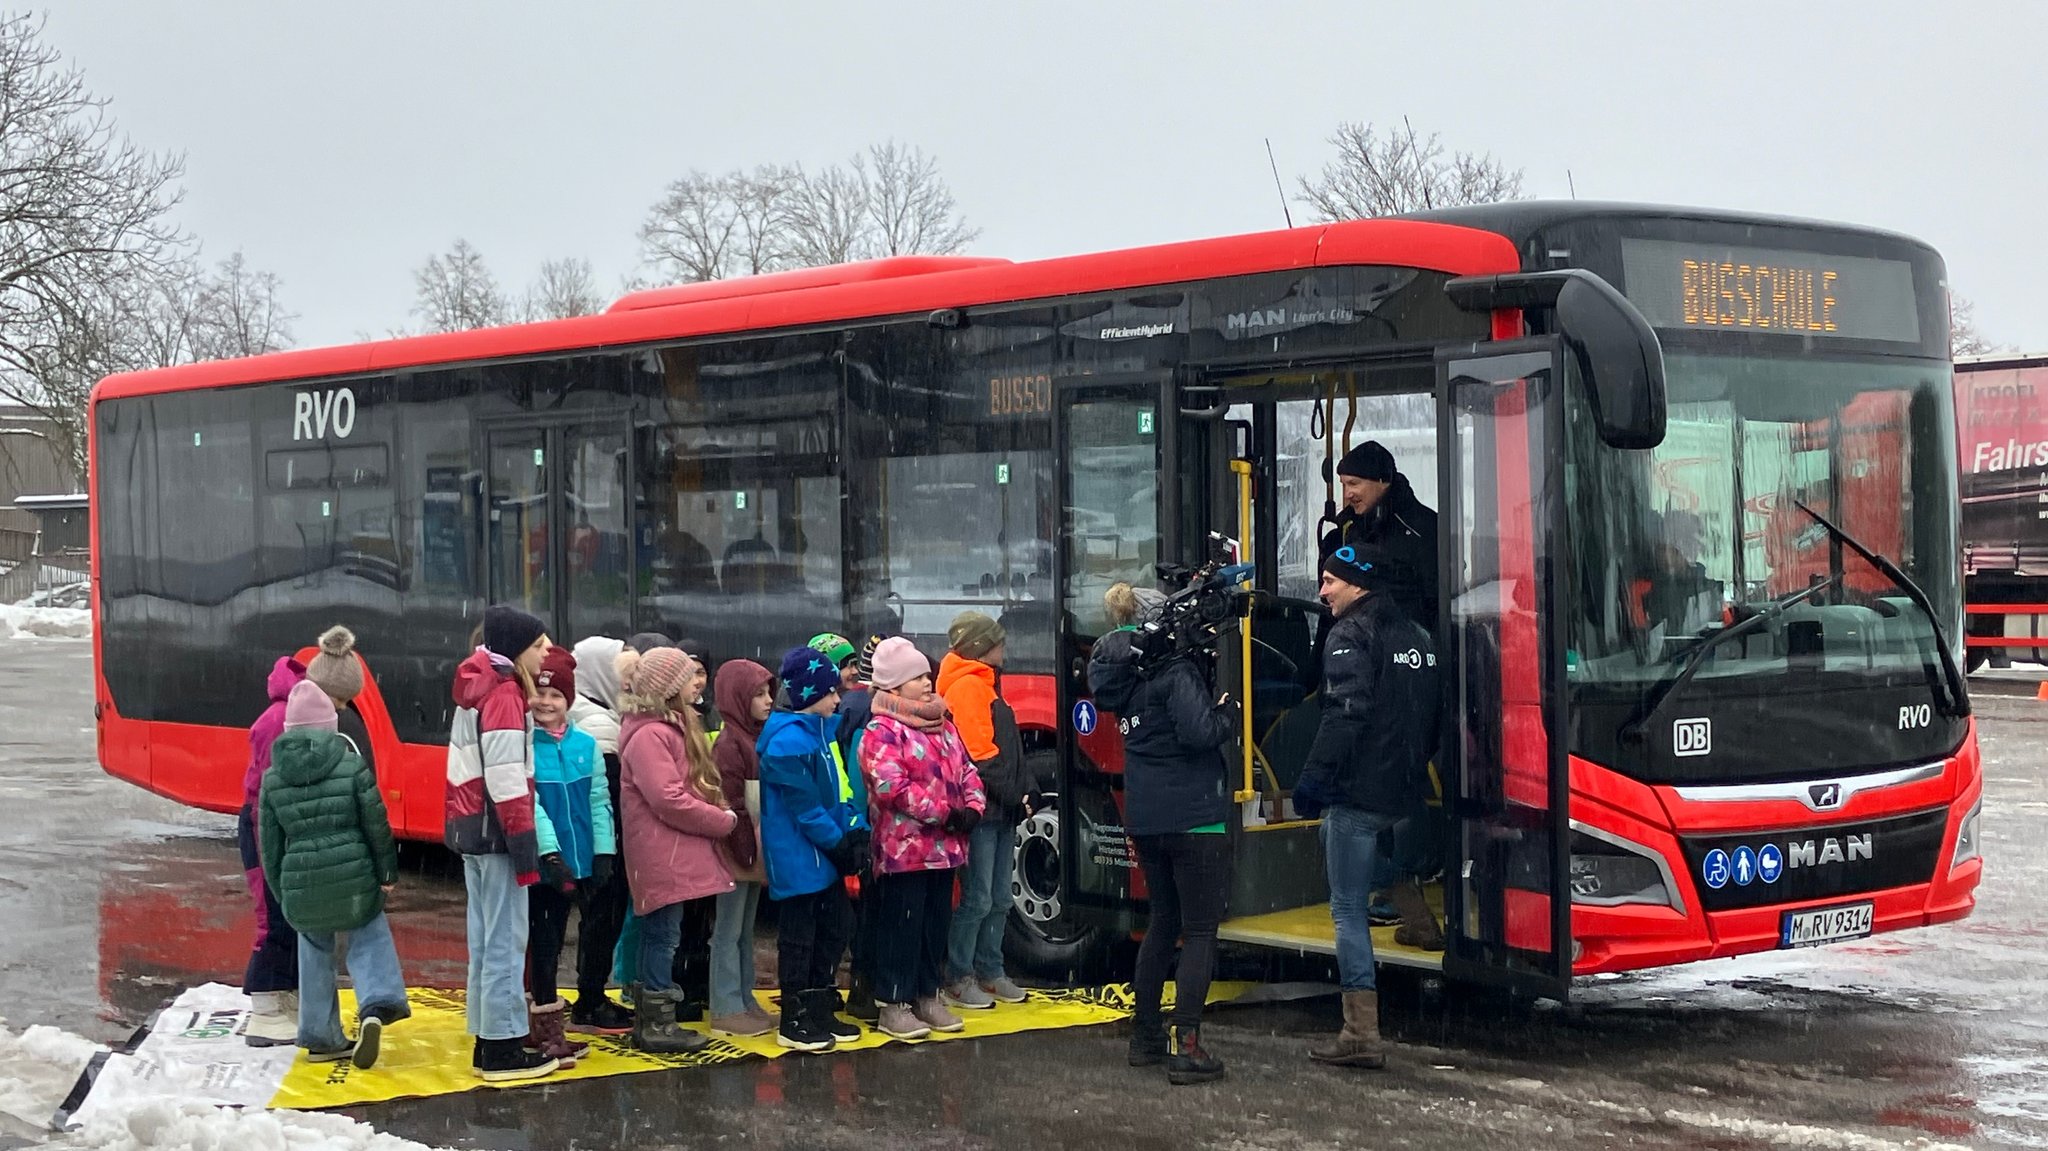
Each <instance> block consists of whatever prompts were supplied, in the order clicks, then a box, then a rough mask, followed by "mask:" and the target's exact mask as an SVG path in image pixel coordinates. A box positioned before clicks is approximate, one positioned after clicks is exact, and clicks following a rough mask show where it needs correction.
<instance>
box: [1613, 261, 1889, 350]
mask: <svg viewBox="0 0 2048 1151" xmlns="http://www.w3.org/2000/svg"><path fill="white" fill-rule="evenodd" d="M1621 270H1622V275H1623V276H1624V277H1625V278H1626V279H1627V281H1628V297H1629V299H1630V300H1632V301H1634V302H1635V305H1636V307H1638V308H1641V309H1642V311H1643V315H1644V316H1645V317H1647V318H1648V319H1649V321H1650V323H1651V324H1653V325H1655V326H1657V327H1659V328H1665V329H1678V330H1681V331H1704V330H1708V329H1712V330H1714V331H1723V332H1745V331H1746V332H1765V333H1771V334H1776V335H1788V336H1808V337H1814V338H1818V339H1837V340H1886V341H1892V342H1904V343H1917V342H1919V339H1920V312H1919V309H1918V307H1917V306H1916V305H1915V303H1914V300H1913V266H1912V265H1911V264H1908V263H1906V262H1905V261H1904V260H1879V259H1872V258H1870V257H1867V256H1834V255H1827V254H1823V253H1820V252H1798V251H1788V250H1784V249H1773V248H1737V247H1730V246H1728V245H1725V244H1700V243H1692V242H1690V241H1683V240H1623V241H1622V243H1621Z"/></svg>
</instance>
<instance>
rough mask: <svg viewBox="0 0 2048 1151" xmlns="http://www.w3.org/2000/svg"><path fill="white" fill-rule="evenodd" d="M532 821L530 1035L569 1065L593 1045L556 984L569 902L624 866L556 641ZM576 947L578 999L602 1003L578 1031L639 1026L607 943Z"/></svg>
mask: <svg viewBox="0 0 2048 1151" xmlns="http://www.w3.org/2000/svg"><path fill="white" fill-rule="evenodd" d="M533 684H534V700H533V776H534V794H535V797H536V798H537V799H538V800H539V802H538V803H536V804H535V809H534V830H535V832H536V834H537V836H538V838H539V840H540V864H541V882H539V883H536V884H534V885H533V887H532V888H531V889H530V890H529V892H528V896H527V899H528V903H527V912H528V916H527V924H528V930H527V950H526V989H527V992H528V994H530V995H531V996H532V997H533V1005H532V1008H531V1010H532V1026H531V1029H530V1031H529V1032H528V1034H529V1035H530V1036H531V1037H532V1040H533V1042H534V1044H535V1045H536V1046H538V1047H539V1048H540V1049H541V1050H543V1051H545V1052H546V1053H547V1054H548V1055H549V1056H550V1057H551V1058H555V1059H559V1060H561V1061H562V1062H563V1064H564V1065H565V1066H567V1065H570V1064H571V1063H572V1062H573V1061H574V1059H575V1058H576V1057H577V1056H579V1055H581V1054H582V1053H583V1052H584V1051H585V1050H587V1049H588V1044H584V1043H580V1042H577V1041H574V1040H571V1039H569V1038H568V1036H567V1035H566V1034H565V1032H566V1031H567V1030H568V1029H569V1028H568V1023H569V1019H568V1011H567V1008H566V1005H565V1004H564V1003H563V1002H562V997H561V994H560V992H559V991H558V990H557V989H556V986H555V971H556V968H557V966H558V965H559V963H560V962H561V957H562V940H563V938H564V936H565V935H566V934H567V932H568V928H569V911H570V909H571V908H573V907H575V906H577V903H578V894H579V892H585V893H588V892H595V891H598V890H601V889H602V888H603V887H604V886H605V884H606V883H607V882H608V881H609V880H610V878H611V876H612V873H613V871H614V870H615V869H616V868H617V866H618V858H619V848H618V835H617V832H616V830H615V829H616V826H617V822H616V819H615V817H614V815H613V812H612V795H611V787H610V785H609V783H608V782H607V780H606V778H605V772H604V759H603V756H602V755H601V754H600V753H599V752H598V749H597V740H596V739H595V738H593V737H592V736H591V735H589V734H588V733H586V732H583V731H580V730H578V729H577V727H576V725H575V724H573V723H570V722H569V704H570V701H572V700H574V699H575V698H576V658H575V656H573V655H571V654H570V653H569V652H568V651H567V650H565V649H563V648H559V647H556V648H549V649H548V654H547V657H546V658H545V659H543V660H542V661H541V665H540V672H539V674H537V675H535V676H534V677H533ZM577 952H578V954H577V956H576V1001H577V1003H578V1005H579V1006H581V1005H584V1004H587V1003H595V1004H596V1008H595V1011H594V1012H579V1015H580V1016H581V1018H582V1019H585V1020H589V1022H588V1023H585V1022H581V1021H579V1022H578V1024H577V1026H576V1027H575V1030H577V1031H583V1032H590V1033H596V1034H605V1035H622V1034H625V1033H626V1032H629V1031H631V1030H632V1028H633V1017H632V1014H631V1013H630V1012H628V1011H626V1010H625V1009H624V1008H622V1007H619V1006H618V1005H616V1004H614V1003H612V1002H611V1001H610V999H609V998H607V997H606V995H605V991H604V987H605V980H606V979H607V977H609V976H610V974H611V967H612V957H611V952H610V949H609V948H604V947H593V946H591V945H590V942H589V940H588V938H587V937H586V938H585V939H584V940H582V941H580V942H579V945H578V947H577Z"/></svg>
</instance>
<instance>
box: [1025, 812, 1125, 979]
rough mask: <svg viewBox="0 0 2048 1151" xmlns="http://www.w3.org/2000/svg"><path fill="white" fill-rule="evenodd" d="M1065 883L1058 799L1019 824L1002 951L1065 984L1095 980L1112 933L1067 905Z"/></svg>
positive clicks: (1030, 972) (1032, 973)
mask: <svg viewBox="0 0 2048 1151" xmlns="http://www.w3.org/2000/svg"><path fill="white" fill-rule="evenodd" d="M1062 885H1063V874H1062V870H1061V867H1060V816H1059V808H1058V806H1057V805H1054V806H1053V807H1052V808H1051V809H1050V810H1047V811H1041V812H1038V813H1036V814H1035V815H1033V816H1032V817H1031V818H1029V819H1027V820H1025V821H1024V822H1022V823H1020V824H1018V825H1017V843H1016V856H1015V859H1014V862H1013V865H1012V867H1011V870H1010V897H1011V898H1010V918H1009V922H1008V923H1007V924H1005V926H1004V931H1003V954H1004V957H1005V960H1006V961H1007V962H1008V963H1009V964H1011V965H1012V966H1014V967H1015V968H1016V969H1017V970H1018V972H1019V973H1021V974H1025V975H1029V976H1032V977H1033V978H1036V979H1042V980H1048V981H1051V982H1054V983H1059V984H1063V985H1072V984H1078V983H1091V982H1094V981H1096V980H1098V979H1100V978H1102V976H1103V974H1104V969H1105V967H1106V964H1107V960H1108V957H1109V943H1110V940H1109V933H1108V932H1106V931H1103V930H1102V929H1101V928H1099V927H1094V926H1083V925H1082V923H1081V922H1080V920H1079V919H1078V918H1077V917H1076V916H1075V914H1074V912H1073V909H1072V908H1070V907H1069V906H1068V905H1067V903H1066V900H1065V898H1064V894H1063V891H1062Z"/></svg>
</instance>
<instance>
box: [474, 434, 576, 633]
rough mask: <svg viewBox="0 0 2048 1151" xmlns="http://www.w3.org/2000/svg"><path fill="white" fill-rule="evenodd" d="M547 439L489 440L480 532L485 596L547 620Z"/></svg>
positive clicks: (503, 437) (549, 609)
mask: <svg viewBox="0 0 2048 1151" xmlns="http://www.w3.org/2000/svg"><path fill="white" fill-rule="evenodd" d="M546 444H547V437H546V433H544V432H542V431H541V430H539V429H538V428H522V429H519V430H516V431H508V432H503V433H499V434H494V435H492V436H491V439H490V449H489V467H488V471H489V475H490V505H489V507H490V511H489V523H488V525H487V526H486V528H485V531H486V533H487V539H488V543H487V546H486V549H485V550H486V551H487V552H488V554H489V555H490V565H491V589H490V594H491V598H492V599H494V600H496V601H497V602H499V603H509V604H515V605H517V606H519V607H521V608H524V609H525V610H527V611H530V612H532V613H534V614H535V615H537V616H540V617H541V618H542V619H544V620H548V621H549V626H550V627H556V628H559V626H560V624H559V621H556V620H554V619H553V616H554V612H553V610H552V605H553V602H554V601H553V599H552V595H553V592H552V589H551V585H550V582H549V581H550V577H551V576H552V575H553V573H552V572H551V571H550V570H549V564H548V477H547V447H546Z"/></svg>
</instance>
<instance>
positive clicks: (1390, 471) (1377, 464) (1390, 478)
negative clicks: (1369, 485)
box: [1337, 440, 1400, 484]
mask: <svg viewBox="0 0 2048 1151" xmlns="http://www.w3.org/2000/svg"><path fill="white" fill-rule="evenodd" d="M1337 474H1338V475H1340V476H1350V477H1351V478H1353V479H1359V480H1377V481H1379V482H1380V483H1383V484H1390V483H1393V482H1394V477H1395V476H1396V475H1398V474H1400V473H1399V469H1397V468H1395V467H1394V453H1392V452H1390V451H1388V450H1387V449H1386V448H1384V447H1381V446H1380V442H1379V441H1378V440H1367V441H1365V442H1364V443H1362V444H1360V445H1358V446H1357V447H1355V448H1352V449H1351V450H1350V451H1348V452H1345V453H1344V458H1343V459H1342V460H1339V461H1338V463H1337Z"/></svg>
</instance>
